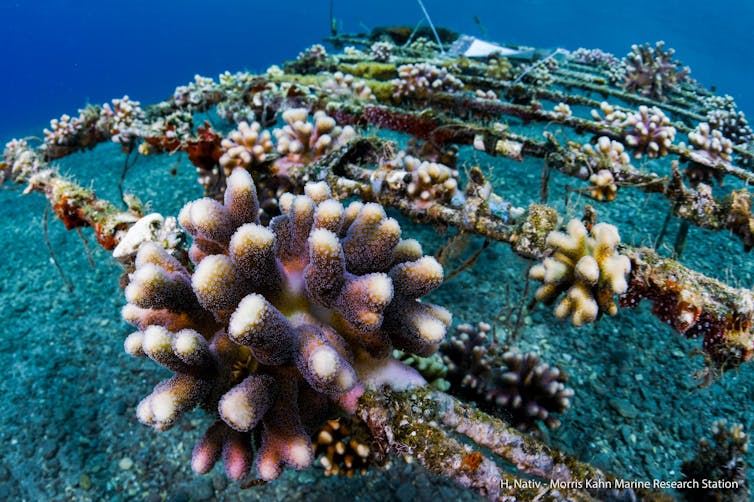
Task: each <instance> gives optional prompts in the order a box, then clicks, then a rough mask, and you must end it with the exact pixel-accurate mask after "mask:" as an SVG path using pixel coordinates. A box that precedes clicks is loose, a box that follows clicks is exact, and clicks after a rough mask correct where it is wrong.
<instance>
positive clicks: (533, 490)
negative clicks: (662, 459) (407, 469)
mask: <svg viewBox="0 0 754 502" xmlns="http://www.w3.org/2000/svg"><path fill="white" fill-rule="evenodd" d="M357 414H358V415H359V416H360V418H361V419H362V420H364V421H365V422H366V424H367V425H368V427H369V428H370V430H371V432H372V434H374V436H375V440H376V442H377V444H378V446H379V447H381V448H382V449H383V453H392V454H394V455H409V456H411V457H412V458H413V459H414V460H415V461H416V462H418V463H419V464H421V465H422V466H424V467H425V468H426V469H427V470H429V471H431V472H433V473H435V474H438V475H441V476H444V477H448V478H450V479H453V480H454V481H456V482H457V483H458V484H460V485H461V486H464V487H466V488H469V489H472V490H474V491H476V492H477V493H479V494H480V495H483V496H485V497H487V498H488V499H489V500H501V501H503V500H504V501H513V500H572V501H582V500H583V501H587V500H605V499H606V498H611V499H614V500H657V501H664V500H672V498H671V497H669V496H668V495H666V494H664V493H662V492H657V491H652V490H634V489H632V488H615V487H616V486H617V483H616V482H615V481H616V478H615V477H613V476H611V475H609V474H606V473H604V472H602V471H601V470H599V469H596V468H594V467H592V466H589V465H587V464H584V463H582V462H579V461H578V460H576V459H574V458H572V457H570V456H568V455H566V454H565V453H562V452H559V451H556V450H552V449H551V448H549V447H548V446H546V445H545V444H544V443H541V442H539V441H538V440H536V439H534V438H533V437H531V436H527V435H525V434H524V433H522V432H520V431H518V430H516V429H514V428H512V427H510V426H508V425H506V424H505V423H504V422H502V421H501V420H499V419H496V418H493V417H490V416H489V415H487V414H485V413H483V412H481V411H479V410H477V409H475V408H473V407H472V406H470V405H468V404H466V403H463V402H461V401H459V400H457V399H455V398H453V397H451V396H449V395H447V394H444V393H442V392H437V391H432V390H430V389H427V388H420V389H413V390H408V391H403V392H391V391H382V392H379V393H377V392H369V393H367V394H366V395H364V396H363V397H362V399H361V402H360V405H359V408H358V411H357ZM462 436H463V437H466V438H467V439H469V440H471V442H472V444H467V443H468V441H465V443H466V444H465V443H464V442H462V441H461V440H460V438H461V437H462ZM621 497H627V498H621Z"/></svg>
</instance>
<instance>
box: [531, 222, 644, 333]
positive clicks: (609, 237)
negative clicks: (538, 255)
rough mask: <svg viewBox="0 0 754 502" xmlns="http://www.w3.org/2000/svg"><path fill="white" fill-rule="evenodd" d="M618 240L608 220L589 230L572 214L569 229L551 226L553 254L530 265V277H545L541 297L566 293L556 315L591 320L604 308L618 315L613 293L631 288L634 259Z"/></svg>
mask: <svg viewBox="0 0 754 502" xmlns="http://www.w3.org/2000/svg"><path fill="white" fill-rule="evenodd" d="M619 243H620V235H618V229H617V228H615V227H614V226H613V225H609V224H607V223H598V224H597V225H595V226H594V228H592V231H591V232H587V229H586V227H584V224H583V223H582V222H581V221H579V220H577V219H573V220H571V221H570V222H569V223H568V228H567V233H563V232H559V231H554V232H551V233H550V234H549V235H548V236H547V245H548V247H550V248H552V249H553V254H552V256H548V257H547V258H545V259H544V261H543V262H542V263H540V264H537V265H535V266H533V267H532V268H531V270H530V271H529V277H531V278H532V279H536V280H538V281H541V282H542V283H543V284H542V286H540V287H539V289H538V290H537V293H536V298H537V300H539V301H542V302H544V303H545V304H548V305H549V304H551V303H552V302H553V301H554V300H555V299H556V298H557V297H558V296H560V294H561V293H566V295H565V297H563V299H562V300H561V301H560V303H559V304H558V305H557V307H556V308H555V315H556V316H557V317H558V318H560V319H564V318H566V317H571V321H572V322H573V324H574V325H575V326H581V325H582V324H584V323H588V322H592V321H594V320H595V319H596V318H597V316H598V315H599V314H602V313H607V314H608V315H615V314H616V313H617V311H618V308H617V307H616V305H615V302H614V301H613V295H614V294H622V293H625V292H626V290H627V288H628V285H627V283H626V276H627V274H628V273H629V272H630V271H631V262H630V261H629V259H628V258H627V257H625V256H623V255H621V254H618V253H617V249H616V248H617V246H618V244H619Z"/></svg>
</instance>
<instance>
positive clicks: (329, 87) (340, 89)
mask: <svg viewBox="0 0 754 502" xmlns="http://www.w3.org/2000/svg"><path fill="white" fill-rule="evenodd" d="M322 89H323V90H324V91H325V92H326V93H328V94H330V95H332V96H335V97H355V98H358V99H363V100H365V101H374V100H375V97H374V94H373V93H372V89H370V88H369V86H368V85H367V83H366V82H365V81H363V80H357V79H356V78H355V77H354V76H353V75H351V74H348V73H346V74H344V73H343V72H339V71H338V72H335V73H333V76H332V78H329V79H327V80H325V81H324V82H323V83H322Z"/></svg>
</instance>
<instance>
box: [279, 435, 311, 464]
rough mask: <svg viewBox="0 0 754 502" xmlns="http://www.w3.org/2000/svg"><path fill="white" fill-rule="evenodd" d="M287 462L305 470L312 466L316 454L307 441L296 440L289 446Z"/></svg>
mask: <svg viewBox="0 0 754 502" xmlns="http://www.w3.org/2000/svg"><path fill="white" fill-rule="evenodd" d="M286 460H288V462H289V463H290V464H291V465H292V466H293V467H295V468H296V469H303V468H305V467H309V466H310V465H311V464H312V461H313V460H314V452H313V451H312V448H311V446H310V445H309V444H308V442H307V441H306V440H304V439H301V438H294V439H291V440H290V443H289V444H288V451H287V452H286Z"/></svg>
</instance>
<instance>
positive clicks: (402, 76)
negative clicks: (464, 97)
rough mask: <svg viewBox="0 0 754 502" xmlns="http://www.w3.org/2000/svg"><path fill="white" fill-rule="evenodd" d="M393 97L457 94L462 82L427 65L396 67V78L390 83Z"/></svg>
mask: <svg viewBox="0 0 754 502" xmlns="http://www.w3.org/2000/svg"><path fill="white" fill-rule="evenodd" d="M391 84H392V88H393V96H394V97H396V98H400V97H403V96H416V97H422V96H427V95H428V94H432V93H434V92H447V93H453V92H459V91H461V90H462V89H463V82H462V81H461V80H460V79H459V78H457V77H456V76H454V75H452V74H451V73H449V72H448V70H447V69H446V68H438V67H437V66H434V65H431V64H429V63H416V64H406V65H402V66H399V67H398V78H397V79H394V80H393V81H392V82H391Z"/></svg>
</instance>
